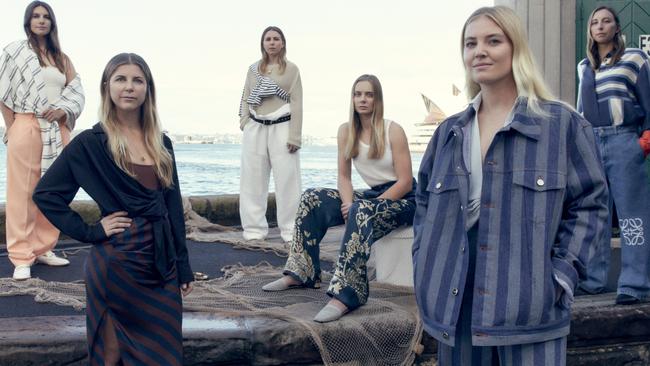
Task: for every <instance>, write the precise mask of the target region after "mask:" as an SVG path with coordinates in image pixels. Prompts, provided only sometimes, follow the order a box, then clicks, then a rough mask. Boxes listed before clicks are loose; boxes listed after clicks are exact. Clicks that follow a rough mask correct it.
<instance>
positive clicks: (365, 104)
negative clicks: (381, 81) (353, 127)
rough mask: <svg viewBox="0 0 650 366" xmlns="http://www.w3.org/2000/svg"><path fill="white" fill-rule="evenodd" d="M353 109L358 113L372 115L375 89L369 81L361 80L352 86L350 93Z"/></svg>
mask: <svg viewBox="0 0 650 366" xmlns="http://www.w3.org/2000/svg"><path fill="white" fill-rule="evenodd" d="M352 101H353V102H354V110H355V111H356V112H357V113H359V115H372V112H373V111H374V110H375V91H374V90H373V89H372V84H370V82H369V81H366V80H363V81H360V82H358V83H357V85H355V86H354V94H353V95H352Z"/></svg>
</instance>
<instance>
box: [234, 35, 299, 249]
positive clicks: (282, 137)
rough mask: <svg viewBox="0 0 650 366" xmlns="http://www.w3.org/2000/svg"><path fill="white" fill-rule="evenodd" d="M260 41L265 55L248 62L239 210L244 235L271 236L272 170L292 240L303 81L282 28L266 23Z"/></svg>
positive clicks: (281, 222) (282, 223) (285, 231)
mask: <svg viewBox="0 0 650 366" xmlns="http://www.w3.org/2000/svg"><path fill="white" fill-rule="evenodd" d="M260 43H261V44H260V48H261V51H262V59H261V60H259V61H256V62H255V63H254V64H252V65H251V66H250V67H249V68H248V73H247V75H246V83H245V84H244V93H243V95H242V99H241V105H240V108H239V116H240V127H241V129H242V131H243V132H244V136H243V139H242V161H241V176H240V179H241V180H240V196H239V197H240V199H239V215H240V218H241V223H242V227H243V229H244V234H243V235H244V239H246V240H255V239H264V238H265V237H266V235H267V234H268V223H267V222H266V216H265V214H266V203H267V195H268V187H269V176H270V173H271V171H273V179H274V181H275V198H276V205H277V220H278V227H279V228H280V234H281V236H282V239H283V240H284V241H290V240H291V238H292V236H293V224H294V216H295V214H296V210H297V208H298V202H299V199H300V192H301V188H300V156H299V153H298V150H299V149H300V143H301V130H302V85H301V82H300V72H299V71H298V67H296V65H295V64H293V63H292V62H290V61H288V60H287V58H286V52H287V49H286V40H285V38H284V34H283V33H282V30H280V28H278V27H268V28H266V29H265V30H264V32H263V33H262V40H261V42H260Z"/></svg>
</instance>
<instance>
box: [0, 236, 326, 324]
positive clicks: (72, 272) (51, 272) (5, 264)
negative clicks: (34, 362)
mask: <svg viewBox="0 0 650 366" xmlns="http://www.w3.org/2000/svg"><path fill="white" fill-rule="evenodd" d="M187 245H188V251H189V253H190V263H191V264H192V269H193V270H194V271H199V272H203V273H206V274H208V275H209V276H210V278H215V277H220V276H222V275H223V273H222V272H221V271H220V269H221V268H223V267H224V266H226V265H229V264H237V263H241V264H243V265H246V266H251V265H256V264H258V263H260V262H262V261H267V262H269V263H270V264H272V265H274V266H282V265H284V262H285V260H286V258H282V257H279V256H277V255H275V254H273V253H264V252H260V251H250V250H241V249H234V248H233V247H232V246H230V245H228V244H221V243H198V242H193V241H188V243H187ZM61 251H65V253H66V254H67V255H68V259H70V265H69V266H66V267H58V268H55V267H49V266H45V265H40V264H38V265H34V266H33V267H32V277H38V278H41V279H43V280H47V281H62V282H69V281H74V280H81V279H83V268H84V261H85V260H86V257H87V255H88V245H86V244H83V243H80V242H76V241H71V240H66V241H61V242H60V243H59V244H58V245H57V247H56V249H55V252H57V254H60V253H61ZM331 268H332V265H331V263H328V262H324V263H323V269H324V270H330V269H331ZM12 274H13V265H12V264H11V262H9V259H8V258H7V250H6V247H5V246H0V277H11V276H12ZM80 314H83V312H78V311H76V310H74V309H73V308H72V307H68V306H58V305H54V304H40V303H36V302H35V301H34V298H33V296H10V297H2V296H0V318H10V317H24V316H49V315H80Z"/></svg>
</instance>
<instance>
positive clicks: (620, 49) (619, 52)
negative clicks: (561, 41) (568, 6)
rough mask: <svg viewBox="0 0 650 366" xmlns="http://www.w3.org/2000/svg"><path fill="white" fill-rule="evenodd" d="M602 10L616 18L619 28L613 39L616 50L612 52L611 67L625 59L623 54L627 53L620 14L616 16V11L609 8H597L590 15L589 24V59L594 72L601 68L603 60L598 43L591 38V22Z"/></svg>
mask: <svg viewBox="0 0 650 366" xmlns="http://www.w3.org/2000/svg"><path fill="white" fill-rule="evenodd" d="M601 10H607V11H608V12H610V13H612V15H613V16H614V21H615V22H616V27H617V28H618V30H617V31H616V33H615V34H614V38H613V39H612V42H613V43H614V49H613V50H612V62H611V65H613V64H615V63H617V62H618V61H619V60H620V59H621V57H623V53H625V40H624V39H623V36H622V35H621V21H620V20H619V19H618V14H616V11H615V10H614V9H612V8H610V7H609V6H605V5H603V6H599V7H597V8H596V9H594V11H592V12H591V15H589V21H588V22H587V58H588V59H589V62H590V63H591V68H592V69H594V70H597V69H599V68H600V64H601V63H602V62H603V60H601V59H600V54H599V53H598V43H597V42H596V41H594V38H593V37H592V36H591V20H592V19H593V18H594V14H596V12H598V11H601Z"/></svg>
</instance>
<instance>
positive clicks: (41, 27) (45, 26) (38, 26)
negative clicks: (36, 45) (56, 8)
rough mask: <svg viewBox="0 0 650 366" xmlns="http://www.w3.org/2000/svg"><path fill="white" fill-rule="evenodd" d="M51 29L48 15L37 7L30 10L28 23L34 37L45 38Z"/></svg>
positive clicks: (40, 7)
mask: <svg viewBox="0 0 650 366" xmlns="http://www.w3.org/2000/svg"><path fill="white" fill-rule="evenodd" d="M51 28H52V19H50V13H49V12H48V11H47V9H45V8H44V7H42V6H37V7H35V8H34V10H32V20H31V21H30V23H29V29H30V30H31V31H32V33H34V35H36V36H39V37H45V36H47V35H48V33H50V30H51Z"/></svg>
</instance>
